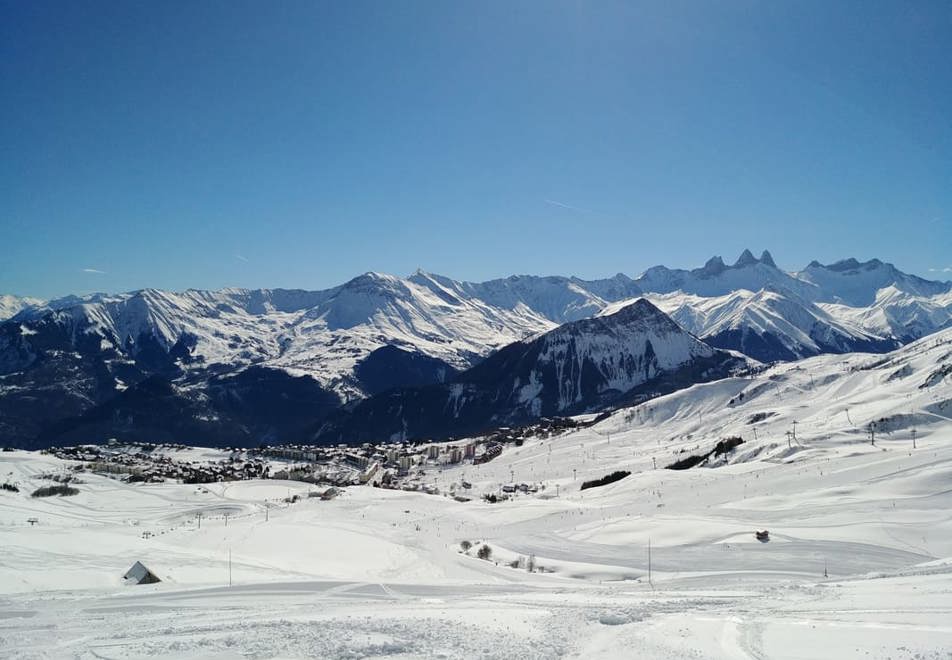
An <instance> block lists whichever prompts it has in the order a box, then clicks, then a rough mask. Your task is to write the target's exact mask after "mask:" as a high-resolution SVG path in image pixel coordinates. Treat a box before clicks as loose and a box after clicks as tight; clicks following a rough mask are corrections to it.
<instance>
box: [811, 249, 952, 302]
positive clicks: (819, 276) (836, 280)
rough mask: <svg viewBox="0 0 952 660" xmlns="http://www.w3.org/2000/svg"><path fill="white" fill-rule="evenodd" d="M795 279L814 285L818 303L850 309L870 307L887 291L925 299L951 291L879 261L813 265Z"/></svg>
mask: <svg viewBox="0 0 952 660" xmlns="http://www.w3.org/2000/svg"><path fill="white" fill-rule="evenodd" d="M795 276H796V277H797V278H798V279H800V280H803V281H806V282H809V283H811V284H813V285H815V286H816V287H817V290H818V291H819V292H821V297H820V298H818V299H819V300H822V301H824V302H837V303H842V304H845V305H850V306H853V307H864V306H869V305H873V304H874V303H875V302H876V299H877V297H878V295H877V294H878V293H879V291H881V290H882V289H885V288H887V287H892V288H894V289H895V290H897V291H901V292H903V293H907V294H911V295H913V296H918V297H925V298H928V297H930V296H937V295H941V294H946V293H949V292H950V291H952V283H950V282H932V281H929V280H924V279H922V278H921V277H916V276H915V275H909V274H907V273H903V272H902V271H901V270H899V269H898V268H896V267H895V266H893V265H892V264H889V263H883V262H882V261H880V260H879V259H870V260H869V261H866V262H864V263H860V262H859V261H857V260H856V259H844V260H842V261H837V262H836V263H834V264H829V265H823V264H821V263H819V262H817V261H812V262H810V264H809V265H808V266H807V267H806V268H805V269H803V270H802V271H800V272H799V273H795Z"/></svg>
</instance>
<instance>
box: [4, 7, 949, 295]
mask: <svg viewBox="0 0 952 660" xmlns="http://www.w3.org/2000/svg"><path fill="white" fill-rule="evenodd" d="M744 247H750V248H751V249H752V250H754V251H755V253H759V252H760V251H761V250H762V249H764V248H768V249H770V250H771V251H772V252H773V254H774V257H775V258H776V259H777V261H778V263H779V265H780V266H781V267H786V268H790V269H796V268H800V267H802V266H804V265H805V264H806V263H807V262H808V261H809V260H811V259H814V258H816V259H819V260H821V261H824V262H825V261H832V260H835V259H838V258H842V257H848V256H856V257H857V258H861V259H866V258H870V257H874V256H877V257H880V258H882V259H884V260H887V261H892V262H894V263H895V264H896V265H897V266H899V267H901V268H903V269H904V270H907V271H910V272H914V273H918V274H920V275H924V276H927V277H930V278H934V279H949V278H952V272H941V271H942V270H943V269H946V268H950V267H952V5H950V3H949V2H947V1H942V2H933V3H929V2H894V3H888V2H876V1H870V0H863V1H861V2H848V1H836V2H829V1H827V0H824V1H822V2H810V1H805V2H799V1H798V2H789V3H777V2H755V1H753V0H748V1H737V2H724V3H721V2H717V3H711V2H700V1H698V2H671V1H670V0H665V1H661V2H631V3H612V2H589V1H576V2H554V1H550V0H546V1H545V2H512V1H511V0H506V1H504V2H486V1H482V0H481V1H479V2H446V1H443V0H440V1H434V2H412V1H409V0H400V1H390V0H380V1H379V2H373V3H365V2H355V1H352V0H347V1H346V2H317V1H308V2H294V1H286V2H278V3H267V2H240V1H233V0H229V1H227V2H211V1H207V0H202V1H200V2H194V1H188V2H172V1H167V0H163V1H162V2H133V1H131V0H128V1H126V0H123V1H117V2H95V1H91V2H73V1H70V2H46V1H42V0H37V1H24V0H0V292H12V293H19V294H21V295H37V296H42V297H49V296H54V295H62V294H65V293H69V292H87V291H91V290H105V291H118V290H128V289H134V288H140V287H145V286H154V287H161V288H172V289H184V288H188V287H196V288H217V287H222V286H246V287H279V286H284V287H303V288H322V287H327V286H331V285H334V284H337V283H340V282H343V281H345V280H347V279H349V278H350V277H352V276H354V275H356V274H358V273H360V272H363V271H366V270H378V271H384V272H392V273H397V274H407V273H409V272H412V271H413V270H414V269H416V268H417V267H422V268H424V269H426V270H430V271H434V272H439V273H444V274H446V275H449V276H452V277H456V278H462V279H474V280H478V279H486V278H491V277H497V276H503V275H508V274H511V273H535V274H550V273H558V274H577V275H580V276H583V277H596V276H607V275H611V274H614V273H616V272H618V271H622V272H626V273H628V274H631V275H636V274H638V273H639V272H640V271H642V270H644V269H645V268H646V267H648V266H651V265H654V264H658V263H664V264H666V265H669V266H678V267H694V266H699V265H701V264H702V263H703V261H704V260H705V259H706V258H707V257H709V256H710V255H712V254H722V255H723V256H724V257H725V259H728V260H733V259H734V258H736V256H737V254H738V253H739V252H740V251H741V250H742V249H743V248H744ZM930 269H934V270H930ZM90 271H102V272H90Z"/></svg>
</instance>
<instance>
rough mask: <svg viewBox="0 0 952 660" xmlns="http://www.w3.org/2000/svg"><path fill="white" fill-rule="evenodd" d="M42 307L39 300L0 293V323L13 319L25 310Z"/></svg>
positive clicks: (41, 302)
mask: <svg viewBox="0 0 952 660" xmlns="http://www.w3.org/2000/svg"><path fill="white" fill-rule="evenodd" d="M41 305H43V301H42V300H40V299H39V298H29V297H21V296H14V295H10V294H5V293H0V321H6V320H7V319H10V318H13V317H14V316H16V315H17V314H19V313H20V312H22V311H23V310H26V309H32V308H35V307H40V306H41Z"/></svg>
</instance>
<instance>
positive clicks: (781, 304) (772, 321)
mask: <svg viewBox="0 0 952 660" xmlns="http://www.w3.org/2000/svg"><path fill="white" fill-rule="evenodd" d="M648 297H649V299H650V300H652V302H654V303H655V304H656V305H658V307H660V308H661V309H662V310H664V311H665V313H667V314H668V315H670V316H671V318H673V319H674V320H675V321H677V322H678V323H679V324H680V325H681V327H683V328H684V329H686V330H688V331H689V332H691V333H693V334H695V335H697V336H698V337H701V338H702V339H704V340H705V341H706V342H708V343H709V344H711V345H712V346H718V347H720V348H729V349H734V350H738V351H740V352H742V353H744V354H746V355H749V356H750V357H752V358H755V359H757V360H760V361H762V362H772V361H776V360H797V359H800V358H803V357H808V356H811V355H818V354H820V353H846V352H850V351H856V350H868V351H872V352H877V353H879V352H883V351H886V350H891V349H893V348H896V347H897V346H899V341H897V340H895V339H892V333H890V332H888V331H887V332H882V333H879V332H870V331H868V330H867V324H866V323H864V322H863V319H857V318H853V317H851V316H850V314H848V313H846V311H842V310H839V309H833V310H828V309H826V308H824V307H823V306H821V305H819V304H814V303H811V302H808V301H806V300H803V299H802V298H799V297H798V296H796V295H794V294H791V293H789V292H779V291H773V290H770V289H761V290H760V291H757V292H754V291H749V290H746V289H739V290H737V291H734V292H732V293H729V294H726V295H724V296H712V297H707V298H705V297H701V296H694V295H691V294H684V293H680V292H677V293H669V294H660V295H649V296H648ZM877 329H878V328H877Z"/></svg>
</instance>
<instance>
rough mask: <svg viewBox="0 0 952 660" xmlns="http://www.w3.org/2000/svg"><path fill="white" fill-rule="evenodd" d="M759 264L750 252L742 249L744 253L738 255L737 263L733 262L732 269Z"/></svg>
mask: <svg viewBox="0 0 952 660" xmlns="http://www.w3.org/2000/svg"><path fill="white" fill-rule="evenodd" d="M759 263H760V262H759V261H757V257H755V256H754V255H753V253H752V252H751V251H750V250H747V249H744V251H743V252H741V253H740V256H739V257H737V261H735V262H734V268H743V267H745V266H753V265H755V264H759Z"/></svg>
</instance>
